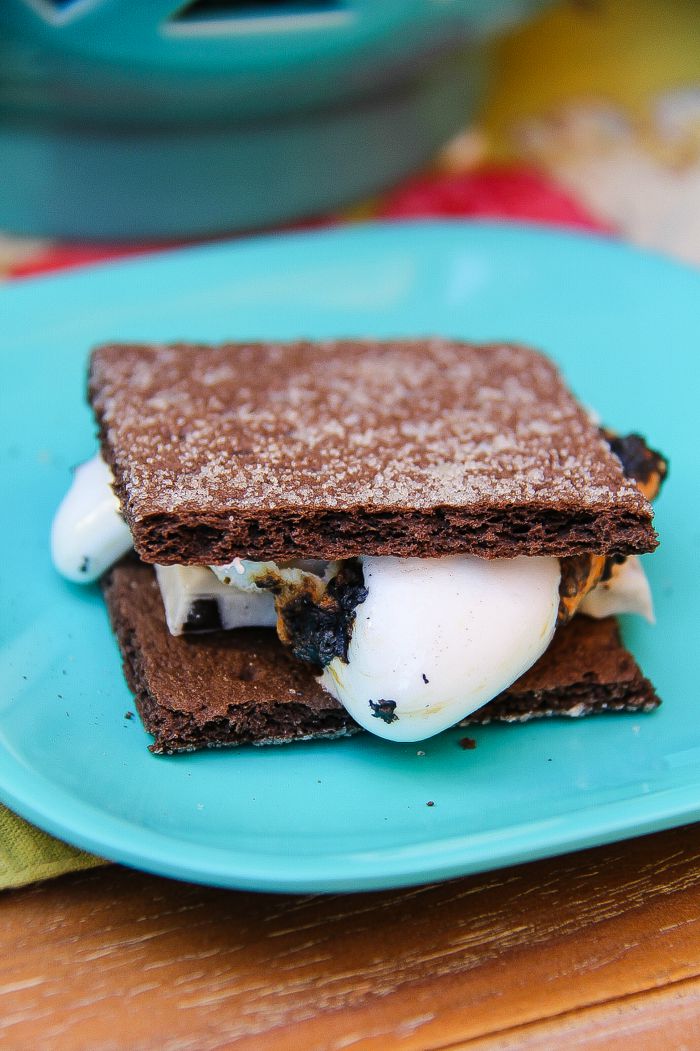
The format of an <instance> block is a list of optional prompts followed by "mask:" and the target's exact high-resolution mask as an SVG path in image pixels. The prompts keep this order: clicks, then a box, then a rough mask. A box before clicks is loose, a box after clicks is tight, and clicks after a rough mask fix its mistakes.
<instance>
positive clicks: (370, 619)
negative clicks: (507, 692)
mask: <svg viewBox="0 0 700 1051" xmlns="http://www.w3.org/2000/svg"><path fill="white" fill-rule="evenodd" d="M362 565H363V570H364V578H365V586H366V587H367V589H368V594H367V598H366V599H365V601H364V602H363V603H362V604H361V605H359V606H358V607H357V609H356V611H355V612H356V618H355V625H354V628H353V632H352V637H351V640H350V646H349V649H348V663H347V664H345V663H344V662H343V661H341V660H340V659H339V658H335V659H334V660H332V661H331V663H330V664H329V665H328V667H326V668H325V669H324V671H323V676H322V679H321V682H322V683H323V685H324V687H325V688H326V689H327V690H328V691H329V693H331V694H332V695H333V696H334V697H335V698H336V699H337V700H338V701H340V703H341V704H343V705H344V706H345V708H347V710H348V711H349V712H350V714H351V715H352V716H353V718H354V719H356V720H357V722H358V723H360V724H361V725H362V726H364V727H365V729H367V730H369V731H371V732H372V733H375V734H378V735H379V736H380V737H385V738H387V739H389V740H392V741H420V740H423V739H424V738H426V737H432V736H433V735H434V734H437V733H440V731H441V730H444V729H446V728H447V727H448V726H453V725H454V724H455V723H457V722H458V721H459V720H460V719H463V718H464V717H465V716H467V715H469V714H470V713H471V712H473V711H475V710H476V709H477V708H479V707H481V705H483V704H486V703H487V701H490V700H491V699H492V698H493V697H495V696H496V695H497V694H499V693H500V692H501V691H502V690H504V689H505V688H506V687H507V686H510V685H511V683H513V682H514V681H515V680H516V679H517V678H518V677H519V676H520V675H522V674H523V672H525V671H526V670H527V669H528V668H529V667H531V665H533V664H534V663H535V661H536V660H537V659H538V657H540V656H541V655H542V653H544V651H545V650H546V649H547V646H548V645H549V642H550V640H551V638H552V635H553V633H554V628H555V625H556V619H557V609H558V606H559V580H560V569H559V560H558V559H556V558H544V557H522V556H521V557H518V558H511V559H507V558H500V559H491V560H486V559H481V558H476V557H474V556H470V555H466V556H465V555H455V556H448V557H446V558H393V557H382V558H377V557H364V558H362ZM387 702H388V703H387Z"/></svg>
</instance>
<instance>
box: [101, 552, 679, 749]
mask: <svg viewBox="0 0 700 1051" xmlns="http://www.w3.org/2000/svg"><path fill="white" fill-rule="evenodd" d="M103 587H104V592H105V597H106V600H107V605H108V608H109V613H110V618H111V621H112V625H113V627H114V630H115V633H116V635H117V638H118V640H119V645H120V648H121V651H122V657H123V661H124V670H125V672H126V677H127V681H128V683H129V686H130V687H131V689H132V691H133V693H134V694H135V697H136V704H137V707H138V710H139V714H140V716H141V719H142V721H143V724H144V726H145V728H146V730H147V731H148V732H149V733H150V734H152V736H153V737H154V739H155V740H154V744H153V745H152V746H151V747H152V750H153V751H154V752H158V753H172V752H181V751H191V750H193V749H198V748H204V747H217V746H225V745H236V744H244V743H261V744H279V743H283V742H287V741H294V740H309V739H312V738H324V737H338V736H344V735H347V734H351V733H355V732H357V731H359V729H360V728H359V727H358V726H357V724H356V723H355V722H354V721H353V720H352V718H351V717H350V716H349V715H348V713H347V712H346V711H345V709H344V708H342V707H341V705H339V704H338V703H337V702H336V701H335V700H334V699H333V698H332V697H331V696H330V694H328V693H326V692H325V691H324V690H322V689H321V687H320V685H319V684H318V683H317V681H316V679H315V677H314V675H313V672H312V671H311V670H310V669H309V668H308V667H307V666H306V665H304V664H302V663H300V662H299V661H295V660H294V659H293V658H292V657H290V656H289V654H288V652H287V651H286V650H285V649H284V647H283V646H282V645H281V643H280V642H279V641H278V639H277V637H276V635H275V633H274V632H273V631H272V630H270V629H267V630H266V629H259V630H258V629H256V630H253V629H245V630H240V631H234V632H221V631H220V632H214V633H212V634H211V635H199V636H193V637H189V638H188V637H187V636H178V637H175V636H173V635H171V634H170V633H169V631H168V629H167V626H166V624H165V616H164V613H163V604H162V601H161V598H160V592H159V589H158V585H157V583H156V580H155V576H154V573H153V570H152V569H151V567H150V566H146V565H144V564H143V563H139V562H136V561H135V560H128V561H125V562H122V563H121V564H120V565H118V566H116V567H115V568H114V569H113V570H112V571H111V572H110V573H109V574H108V575H107V577H106V578H105V579H104V581H103ZM658 704H659V700H658V698H657V696H656V694H655V692H654V688H653V686H652V685H651V683H650V682H649V681H648V679H645V678H644V676H643V675H642V673H641V672H640V670H639V668H638V666H637V664H636V663H635V661H634V659H633V658H632V657H631V655H630V654H629V653H628V652H627V650H626V649H625V648H624V647H623V646H622V644H621V642H620V637H619V633H618V629H617V625H616V623H615V621H614V620H613V619H611V618H608V619H605V620H592V619H590V618H588V617H585V616H581V615H579V616H577V617H575V618H574V619H573V620H572V621H571V623H570V624H568V625H567V626H566V627H564V628H561V629H560V630H559V631H558V632H557V633H556V635H555V637H554V640H553V642H552V645H551V646H550V648H549V649H548V650H547V652H546V653H545V654H544V656H542V657H541V658H540V659H539V661H538V662H537V663H536V664H535V665H534V666H533V667H532V668H531V669H530V670H529V671H527V672H526V673H525V674H524V675H523V676H522V677H521V678H520V679H519V680H518V681H517V682H516V683H514V684H513V685H512V686H511V687H510V688H509V689H508V690H506V691H505V692H504V693H502V694H500V695H499V696H498V697H496V698H495V699H494V700H493V701H491V702H490V703H489V704H487V705H485V706H484V707H483V708H481V709H479V710H478V711H477V712H475V713H474V714H473V715H472V716H470V717H469V719H468V720H466V722H468V723H470V724H475V723H487V722H490V721H506V722H512V721H525V720H527V719H531V718H541V717H543V716H551V715H569V716H577V715H584V714H592V713H596V712H605V711H650V710H651V709H653V708H655V707H657V705H658Z"/></svg>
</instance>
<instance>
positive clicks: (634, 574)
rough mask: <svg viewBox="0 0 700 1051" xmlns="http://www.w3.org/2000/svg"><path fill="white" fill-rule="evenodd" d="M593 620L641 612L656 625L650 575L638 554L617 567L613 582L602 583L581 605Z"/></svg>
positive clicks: (581, 610)
mask: <svg viewBox="0 0 700 1051" xmlns="http://www.w3.org/2000/svg"><path fill="white" fill-rule="evenodd" d="M579 610H580V612H581V613H585V614H587V616H589V617H596V618H601V617H616V616H617V615H618V614H619V613H638V614H639V615H640V616H641V617H644V618H645V619H646V620H648V621H649V623H650V624H653V623H654V603H653V601H652V597H651V588H650V587H649V581H648V580H647V575H646V573H645V572H644V568H643V566H642V563H641V561H640V560H639V558H638V557H637V555H629V556H628V557H627V558H626V559H625V561H624V562H622V563H621V564H620V565H619V566H614V567H613V573H612V576H611V577H610V580H601V581H600V583H599V584H598V585H597V586H596V587H594V588H593V590H592V591H589V592H588V594H587V595H586V596H585V597H584V599H583V601H582V602H581V605H580V606H579Z"/></svg>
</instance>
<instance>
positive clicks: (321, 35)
mask: <svg viewBox="0 0 700 1051" xmlns="http://www.w3.org/2000/svg"><path fill="white" fill-rule="evenodd" d="M543 6H545V0H520V2H518V0H381V2H380V0H344V2H330V0H306V2H305V3H302V2H298V3H292V2H282V0H268V2H263V0H258V2H254V0H247V2H241V0H238V2H236V0H229V2H226V0H195V2H191V3H189V4H187V3H184V4H183V3H182V0H180V2H179V3H176V2H175V0H144V2H138V3H137V2H135V0H131V2H129V0H3V2H2V4H1V5H0V161H1V163H2V169H3V183H4V192H3V193H2V194H0V228H5V229H7V230H11V231H14V232H18V233H26V234H33V235H37V234H39V235H48V236H55V237H61V238H73V237H74V238H95V239H109V238H112V239H122V240H129V239H144V238H166V239H167V238H182V237H191V236H192V237H194V236H202V235H206V234H213V233H217V232H220V231H224V230H235V229H249V228H253V227H259V226H264V225H267V224H271V223H280V222H286V221H291V220H295V219H301V218H304V217H308V216H311V215H314V214H319V213H322V212H326V211H328V210H330V209H333V208H335V207H338V206H339V205H342V204H346V203H349V202H351V201H352V200H355V199H358V198H360V197H362V196H363V195H366V194H368V193H371V192H372V191H373V190H376V189H379V188H381V187H382V186H385V185H388V184H390V183H391V182H393V181H395V180H396V179H398V178H399V177H400V176H401V175H403V174H405V173H406V172H408V171H410V170H411V169H413V168H415V167H417V166H418V165H420V164H421V163H422V162H423V161H425V160H426V159H427V158H428V157H429V156H430V155H431V154H432V153H433V152H434V151H435V150H436V148H437V147H438V146H439V145H440V144H441V143H443V142H444V141H445V140H446V139H447V138H448V137H449V136H450V135H451V134H452V133H453V132H454V131H455V130H457V129H458V128H459V127H460V126H462V125H463V124H464V122H465V120H467V119H468V117H469V115H470V113H472V112H473V111H474V107H475V105H476V103H477V100H478V98H479V95H480V92H481V88H482V84H483V80H484V65H485V62H484V52H483V41H484V38H485V37H486V36H487V35H488V34H491V33H493V32H495V31H496V30H497V29H499V28H502V27H503V26H505V25H512V24H514V23H515V22H517V21H518V20H520V19H522V18H523V17H525V16H526V15H528V14H531V13H532V12H533V11H534V10H536V9H538V8H540V7H543Z"/></svg>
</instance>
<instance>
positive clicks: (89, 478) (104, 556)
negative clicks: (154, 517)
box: [51, 456, 133, 584]
mask: <svg viewBox="0 0 700 1051" xmlns="http://www.w3.org/2000/svg"><path fill="white" fill-rule="evenodd" d="M132 544H133V541H132V539H131V532H130V531H129V527H128V525H127V524H126V522H125V521H124V519H123V518H122V517H121V515H120V514H119V500H118V499H117V497H116V496H115V495H114V492H113V491H112V473H111V471H110V469H109V467H108V466H107V464H106V463H105V462H104V460H103V459H102V458H101V457H100V456H94V457H93V458H92V460H88V461H87V463H83V464H81V465H80V466H79V467H76V469H75V473H74V475H73V482H72V484H71V487H70V489H69V490H68V492H67V493H66V495H65V496H64V498H63V500H62V502H61V505H60V507H59V509H58V511H57V512H56V515H55V517H54V520H53V524H52V526H51V558H52V559H53V564H54V565H55V567H56V569H57V570H58V572H59V573H61V574H63V576H64V577H67V578H68V580H73V581H75V582H76V583H79V584H89V583H91V582H92V581H93V580H97V578H98V577H100V576H102V574H103V573H104V572H105V570H107V569H109V567H110V566H111V565H112V564H113V563H114V562H116V561H117V560H118V559H120V558H121V557H122V555H125V554H126V552H127V551H128V550H129V549H130V548H131V546H132Z"/></svg>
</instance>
